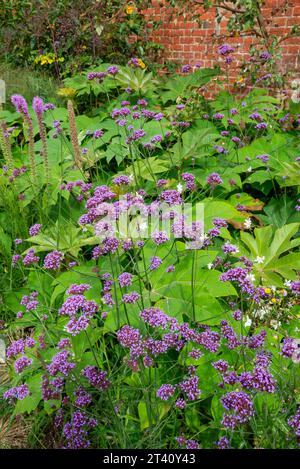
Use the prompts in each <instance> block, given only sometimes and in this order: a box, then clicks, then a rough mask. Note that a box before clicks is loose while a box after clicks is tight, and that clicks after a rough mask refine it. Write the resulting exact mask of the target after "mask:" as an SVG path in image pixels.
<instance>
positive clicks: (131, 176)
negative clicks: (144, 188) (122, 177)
mask: <svg viewBox="0 0 300 469" xmlns="http://www.w3.org/2000/svg"><path fill="white" fill-rule="evenodd" d="M128 179H129V181H130V182H132V181H133V174H129V176H128Z"/></svg>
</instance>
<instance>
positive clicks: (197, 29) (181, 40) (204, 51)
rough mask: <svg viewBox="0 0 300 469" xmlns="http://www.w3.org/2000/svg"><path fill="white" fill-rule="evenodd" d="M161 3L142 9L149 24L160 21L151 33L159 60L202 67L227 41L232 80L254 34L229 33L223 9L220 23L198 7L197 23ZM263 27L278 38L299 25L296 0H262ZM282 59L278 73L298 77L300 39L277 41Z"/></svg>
mask: <svg viewBox="0 0 300 469" xmlns="http://www.w3.org/2000/svg"><path fill="white" fill-rule="evenodd" d="M162 3H163V2H162V1H161V0H160V1H158V0H153V2H152V7H151V8H148V9H147V10H146V11H145V15H146V17H147V19H149V24H150V25H151V20H152V19H155V20H156V21H161V22H162V24H161V26H160V27H159V28H158V30H156V31H155V32H154V34H153V39H154V40H155V41H156V42H158V43H160V44H162V45H163V47H164V49H163V53H162V58H161V60H162V62H163V63H164V62H166V61H172V62H176V63H178V65H182V64H185V63H190V64H195V63H197V62H201V63H202V65H203V66H204V67H210V66H212V65H213V64H215V63H217V62H218V61H220V57H218V54H217V49H218V45H220V44H221V43H224V42H227V43H229V44H231V45H234V47H235V49H236V51H235V54H234V57H235V61H234V64H232V65H231V66H230V75H231V76H230V79H231V81H232V80H234V78H235V77H236V74H237V73H238V71H239V70H240V65H241V64H242V62H243V61H244V60H247V59H249V48H250V46H251V45H253V44H254V45H255V44H257V43H258V40H257V38H256V37H255V36H253V35H252V36H251V35H244V34H243V35H242V36H241V35H239V36H237V37H234V36H230V34H229V33H228V31H227V29H226V23H227V21H228V17H229V15H230V14H231V13H230V12H225V11H223V12H222V13H224V16H223V18H222V20H221V22H220V23H219V24H218V23H217V21H216V19H215V11H214V9H210V10H209V11H206V12H205V11H204V10H203V9H202V8H199V13H200V20H201V24H197V22H196V21H191V20H190V19H188V18H184V16H183V14H180V13H179V14H178V15H173V18H172V19H170V15H172V10H171V9H170V8H166V7H163V6H161V4H162ZM262 13H263V17H264V19H265V21H266V26H267V28H268V31H269V32H270V33H271V34H276V35H278V36H280V37H282V36H285V35H287V34H289V33H290V32H291V28H292V27H293V26H294V25H297V24H298V25H299V24H300V0H288V1H287V0H266V2H265V6H264V8H263V10H262ZM280 47H281V52H282V58H281V60H280V62H279V70H280V71H281V72H282V73H286V72H291V74H292V75H293V76H297V75H298V76H299V73H300V70H299V67H300V40H299V38H297V37H292V38H289V39H287V40H284V41H282V42H281V44H280Z"/></svg>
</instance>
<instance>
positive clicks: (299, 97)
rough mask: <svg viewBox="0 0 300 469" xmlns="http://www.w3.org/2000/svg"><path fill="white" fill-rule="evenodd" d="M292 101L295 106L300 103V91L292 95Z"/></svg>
mask: <svg viewBox="0 0 300 469" xmlns="http://www.w3.org/2000/svg"><path fill="white" fill-rule="evenodd" d="M291 100H292V101H293V103H295V104H298V103H300V91H299V90H295V91H293V93H292V94H291Z"/></svg>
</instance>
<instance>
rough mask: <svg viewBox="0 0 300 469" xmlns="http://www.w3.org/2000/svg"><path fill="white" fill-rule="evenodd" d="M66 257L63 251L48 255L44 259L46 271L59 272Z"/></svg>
mask: <svg viewBox="0 0 300 469" xmlns="http://www.w3.org/2000/svg"><path fill="white" fill-rule="evenodd" d="M63 257H64V254H63V252H61V251H57V250H55V251H52V252H49V254H47V255H46V257H45V259H44V265H43V267H44V269H47V270H58V269H59V268H60V264H61V261H62V259H63Z"/></svg>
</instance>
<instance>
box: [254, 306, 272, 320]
mask: <svg viewBox="0 0 300 469" xmlns="http://www.w3.org/2000/svg"><path fill="white" fill-rule="evenodd" d="M269 312H270V309H269V308H268V307H264V308H261V309H257V310H255V311H254V315H255V317H258V318H259V319H263V318H264V317H265V316H267V315H268V314H269Z"/></svg>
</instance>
